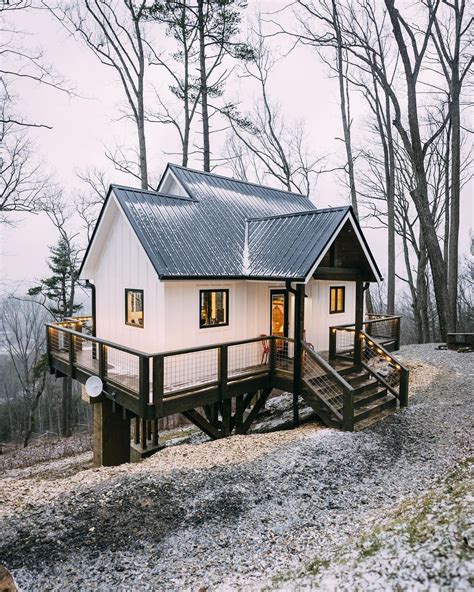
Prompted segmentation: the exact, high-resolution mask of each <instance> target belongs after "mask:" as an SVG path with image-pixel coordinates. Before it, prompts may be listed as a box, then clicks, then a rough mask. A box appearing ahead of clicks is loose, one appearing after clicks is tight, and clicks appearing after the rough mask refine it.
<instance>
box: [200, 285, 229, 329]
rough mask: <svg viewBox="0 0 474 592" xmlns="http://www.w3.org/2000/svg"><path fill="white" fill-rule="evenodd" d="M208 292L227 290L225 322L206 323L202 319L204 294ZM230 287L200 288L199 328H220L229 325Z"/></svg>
mask: <svg viewBox="0 0 474 592" xmlns="http://www.w3.org/2000/svg"><path fill="white" fill-rule="evenodd" d="M206 292H210V293H212V292H225V294H226V297H225V323H219V324H218V325H205V324H203V319H202V310H201V307H202V304H201V303H202V295H203V294H204V293H206ZM229 293H230V290H229V288H203V289H202V290H199V329H218V328H219V327H228V326H229Z"/></svg>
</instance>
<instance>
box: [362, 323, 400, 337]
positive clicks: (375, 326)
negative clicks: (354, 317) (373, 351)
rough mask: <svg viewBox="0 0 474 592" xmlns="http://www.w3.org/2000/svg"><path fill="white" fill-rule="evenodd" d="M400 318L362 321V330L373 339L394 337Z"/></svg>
mask: <svg viewBox="0 0 474 592" xmlns="http://www.w3.org/2000/svg"><path fill="white" fill-rule="evenodd" d="M399 323H400V320H399V319H397V318H392V319H391V318H386V319H384V318H376V319H373V320H370V321H369V322H365V323H364V330H365V331H366V332H367V333H368V334H369V335H371V336H372V337H374V338H375V339H377V338H379V339H396V338H397V333H398V325H399Z"/></svg>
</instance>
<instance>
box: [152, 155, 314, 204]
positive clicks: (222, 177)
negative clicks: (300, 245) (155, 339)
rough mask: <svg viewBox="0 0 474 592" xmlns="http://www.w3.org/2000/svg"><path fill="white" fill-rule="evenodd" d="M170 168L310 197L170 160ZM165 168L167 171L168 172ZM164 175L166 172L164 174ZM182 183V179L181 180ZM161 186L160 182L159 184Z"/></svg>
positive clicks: (307, 196)
mask: <svg viewBox="0 0 474 592" xmlns="http://www.w3.org/2000/svg"><path fill="white" fill-rule="evenodd" d="M168 167H169V168H176V169H181V170H183V171H189V172H190V173H197V174H199V175H206V176H209V177H218V178H219V179H225V180H226V181H233V182H234V183H242V184H243V185H250V186H251V187H259V188H260V189H268V190H269V191H278V192H279V193H287V194H289V195H298V196H299V197H306V198H307V199H309V195H305V194H304V193H298V192H297V191H288V190H287V189H279V188H278V187H271V186H270V185H261V184H260V183H252V181H243V180H241V179H235V178H234V177H227V176H226V175H220V174H219V173H209V172H207V171H200V170H199V169H191V168H189V167H185V166H182V165H180V164H174V163H172V162H169V163H168V165H167V167H166V170H167V169H168ZM166 170H165V173H166ZM163 177H164V174H163ZM163 177H162V178H161V179H160V183H161V181H162V180H163ZM180 182H181V183H182V181H180ZM158 186H159V184H158Z"/></svg>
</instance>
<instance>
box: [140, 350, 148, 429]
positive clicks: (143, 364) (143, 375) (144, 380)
mask: <svg viewBox="0 0 474 592" xmlns="http://www.w3.org/2000/svg"><path fill="white" fill-rule="evenodd" d="M138 380H139V382H138V392H139V398H140V408H141V410H140V417H141V418H142V419H146V418H147V415H148V403H149V400H150V358H148V357H146V356H140V357H139V362H138ZM145 430H146V427H145Z"/></svg>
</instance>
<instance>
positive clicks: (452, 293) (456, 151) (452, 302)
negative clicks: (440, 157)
mask: <svg viewBox="0 0 474 592" xmlns="http://www.w3.org/2000/svg"><path fill="white" fill-rule="evenodd" d="M451 75H452V83H451V97H452V98H451V209H450V223H449V249H448V253H449V257H448V262H447V263H448V294H449V305H448V308H449V313H448V318H449V330H450V331H453V332H455V331H456V324H457V323H456V321H457V297H458V252H459V201H460V193H461V178H460V177H461V114H460V108H459V94H460V88H459V87H460V84H459V63H458V62H457V61H455V63H454V64H453V68H452V70H451Z"/></svg>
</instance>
